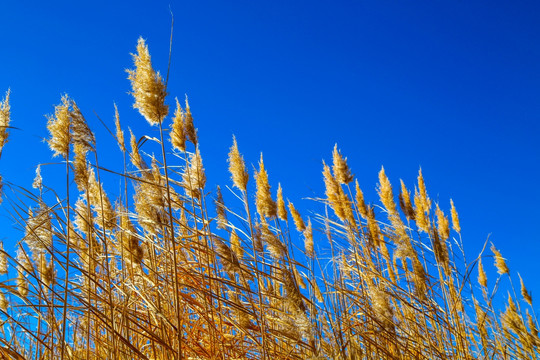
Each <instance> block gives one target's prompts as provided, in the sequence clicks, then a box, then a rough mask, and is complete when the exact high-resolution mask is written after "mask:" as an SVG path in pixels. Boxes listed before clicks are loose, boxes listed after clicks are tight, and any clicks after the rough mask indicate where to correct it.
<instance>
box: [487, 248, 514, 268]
mask: <svg viewBox="0 0 540 360" xmlns="http://www.w3.org/2000/svg"><path fill="white" fill-rule="evenodd" d="M491 251H492V252H493V254H494V255H495V267H496V268H497V272H498V273H499V275H504V274H510V269H509V268H508V266H507V265H506V261H505V260H504V258H503V256H502V255H501V253H500V252H499V250H497V248H495V246H493V245H491Z"/></svg>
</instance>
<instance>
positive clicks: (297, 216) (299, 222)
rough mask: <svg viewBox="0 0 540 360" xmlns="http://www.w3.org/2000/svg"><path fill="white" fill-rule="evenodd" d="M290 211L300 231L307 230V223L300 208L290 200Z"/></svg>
mask: <svg viewBox="0 0 540 360" xmlns="http://www.w3.org/2000/svg"><path fill="white" fill-rule="evenodd" d="M289 211H290V212H291V216H292V218H293V221H294V226H296V230H298V232H303V231H304V230H306V225H305V224H304V220H303V219H302V216H301V215H300V213H299V212H298V210H296V208H295V207H294V205H293V203H292V202H290V201H289Z"/></svg>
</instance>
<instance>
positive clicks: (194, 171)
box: [182, 147, 206, 199]
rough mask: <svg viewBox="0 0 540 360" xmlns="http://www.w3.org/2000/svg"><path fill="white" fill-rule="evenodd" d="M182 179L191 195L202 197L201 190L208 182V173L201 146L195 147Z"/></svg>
mask: <svg viewBox="0 0 540 360" xmlns="http://www.w3.org/2000/svg"><path fill="white" fill-rule="evenodd" d="M182 180H183V185H184V187H185V188H186V191H187V192H188V194H189V195H190V196H191V197H193V198H197V199H198V198H200V197H201V195H202V193H201V190H202V189H203V188H204V186H205V184H206V175H205V172H204V167H203V163H202V157H201V153H200V151H199V147H197V148H196V149H195V152H194V153H192V154H190V156H189V162H188V163H187V164H186V168H185V169H184V172H183V173H182Z"/></svg>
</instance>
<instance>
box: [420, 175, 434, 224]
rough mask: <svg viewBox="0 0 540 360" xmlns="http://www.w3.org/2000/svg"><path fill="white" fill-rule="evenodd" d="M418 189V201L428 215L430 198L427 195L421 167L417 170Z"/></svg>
mask: <svg viewBox="0 0 540 360" xmlns="http://www.w3.org/2000/svg"><path fill="white" fill-rule="evenodd" d="M418 191H419V194H420V198H419V199H420V201H421V202H422V208H423V209H424V211H425V212H426V213H427V214H428V215H429V211H430V209H431V200H430V199H429V197H428V194H427V190H426V183H425V182H424V176H423V175H422V169H420V170H419V171H418Z"/></svg>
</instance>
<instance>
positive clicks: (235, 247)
mask: <svg viewBox="0 0 540 360" xmlns="http://www.w3.org/2000/svg"><path fill="white" fill-rule="evenodd" d="M230 241H231V250H232V251H233V252H234V253H235V255H236V257H237V258H238V260H241V259H242V258H243V257H244V249H243V247H242V243H241V242H240V237H239V236H238V234H236V231H235V230H234V229H232V231H231V239H230Z"/></svg>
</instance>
